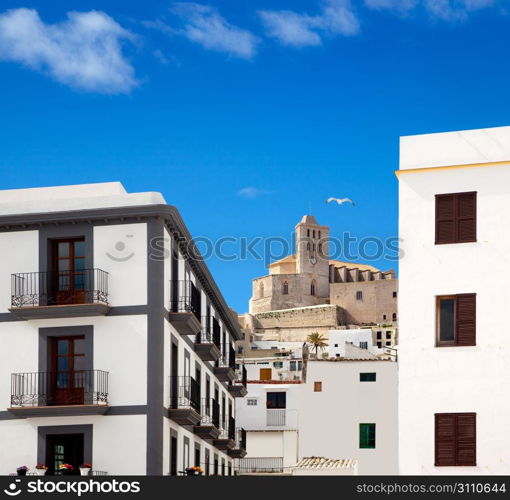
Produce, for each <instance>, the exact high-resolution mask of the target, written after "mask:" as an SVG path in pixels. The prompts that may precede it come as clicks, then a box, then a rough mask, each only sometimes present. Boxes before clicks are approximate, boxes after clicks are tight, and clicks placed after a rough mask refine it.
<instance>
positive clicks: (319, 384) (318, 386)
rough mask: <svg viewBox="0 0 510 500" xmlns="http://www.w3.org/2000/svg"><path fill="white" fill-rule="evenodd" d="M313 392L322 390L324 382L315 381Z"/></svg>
mask: <svg viewBox="0 0 510 500" xmlns="http://www.w3.org/2000/svg"><path fill="white" fill-rule="evenodd" d="M313 392H322V382H314V383H313Z"/></svg>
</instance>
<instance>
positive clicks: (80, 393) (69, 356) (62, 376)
mask: <svg viewBox="0 0 510 500" xmlns="http://www.w3.org/2000/svg"><path fill="white" fill-rule="evenodd" d="M85 363H86V360H85V337H83V336H77V337H54V338H53V339H52V346H51V376H50V383H51V396H52V397H51V401H52V402H53V404H54V405H58V406H60V405H82V404H84V403H85V389H86V386H87V383H88V381H87V374H88V372H87V371H85Z"/></svg>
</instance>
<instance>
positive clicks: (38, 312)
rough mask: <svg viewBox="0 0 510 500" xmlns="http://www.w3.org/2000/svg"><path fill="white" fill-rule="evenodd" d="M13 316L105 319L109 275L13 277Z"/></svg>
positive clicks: (93, 271) (82, 272) (95, 271)
mask: <svg viewBox="0 0 510 500" xmlns="http://www.w3.org/2000/svg"><path fill="white" fill-rule="evenodd" d="M9 310H10V311H11V312H13V313H14V314H16V316H18V317H19V318H21V319H26V320H28V319H46V318H70V317H76V316H97V315H103V316H104V315H106V314H107V313H108V312H109V311H110V307H109V305H108V273H107V272H106V271H102V270H101V269H82V270H79V271H74V272H70V271H58V272H55V273H53V272H35V273H17V274H12V275H11V308H10V309H9Z"/></svg>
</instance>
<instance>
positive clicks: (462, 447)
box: [455, 413, 476, 465]
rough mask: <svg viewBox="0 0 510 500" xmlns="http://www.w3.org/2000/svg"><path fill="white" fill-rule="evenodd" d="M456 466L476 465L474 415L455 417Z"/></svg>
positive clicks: (463, 414) (462, 414)
mask: <svg viewBox="0 0 510 500" xmlns="http://www.w3.org/2000/svg"><path fill="white" fill-rule="evenodd" d="M456 434H457V440H456V441H457V442H456V459H455V464H456V465H476V414H475V413H460V414H458V415H457V416H456Z"/></svg>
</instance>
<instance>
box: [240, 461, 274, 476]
mask: <svg viewBox="0 0 510 500" xmlns="http://www.w3.org/2000/svg"><path fill="white" fill-rule="evenodd" d="M236 465H237V470H238V471H239V472H240V473H241V474H243V473H244V474H246V473H264V472H266V473H271V472H283V457H253V458H242V459H240V460H239V461H238V463H237V464H236Z"/></svg>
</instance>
